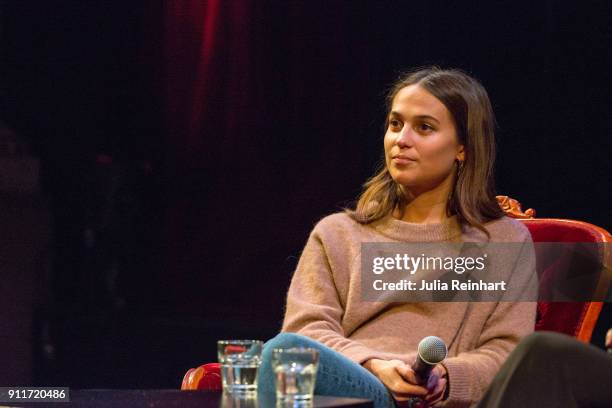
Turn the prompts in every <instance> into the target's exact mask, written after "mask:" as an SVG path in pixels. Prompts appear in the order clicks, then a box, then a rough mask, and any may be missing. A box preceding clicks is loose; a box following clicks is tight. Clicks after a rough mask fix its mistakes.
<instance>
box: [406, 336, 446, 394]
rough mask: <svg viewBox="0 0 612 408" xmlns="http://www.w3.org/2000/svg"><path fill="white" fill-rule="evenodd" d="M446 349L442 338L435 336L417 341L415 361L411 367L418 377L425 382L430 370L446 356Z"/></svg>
mask: <svg viewBox="0 0 612 408" xmlns="http://www.w3.org/2000/svg"><path fill="white" fill-rule="evenodd" d="M447 354H448V350H447V348H446V344H444V340H442V339H441V338H439V337H436V336H428V337H425V338H424V339H423V340H421V342H420V343H419V347H418V350H417V358H416V362H415V363H414V366H413V367H412V369H413V370H414V373H415V374H416V375H417V377H418V379H419V380H420V381H421V382H422V383H424V384H427V379H428V378H429V374H430V373H431V370H432V369H433V368H434V367H435V366H436V364H438V363H440V362H441V361H443V360H444V359H445V358H446V355H447Z"/></svg>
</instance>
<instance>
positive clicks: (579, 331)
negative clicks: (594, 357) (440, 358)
mask: <svg viewBox="0 0 612 408" xmlns="http://www.w3.org/2000/svg"><path fill="white" fill-rule="evenodd" d="M497 199H498V201H499V204H500V206H501V207H502V209H503V210H504V211H505V212H506V215H508V216H509V217H513V218H517V219H519V220H520V221H521V222H522V223H524V224H525V226H527V228H528V229H529V232H530V233H531V236H532V238H533V241H534V242H580V243H582V242H586V243H602V244H604V245H602V246H601V250H600V251H598V252H596V253H595V254H593V256H597V257H598V258H599V259H597V260H596V261H597V263H600V264H601V265H608V266H609V265H610V259H612V254H611V253H610V248H611V247H612V245H610V243H611V242H612V236H611V235H610V233H609V232H608V231H606V230H604V229H603V228H601V227H598V226H596V225H593V224H589V223H587V222H582V221H575V220H564V219H552V218H534V217H535V211H534V210H533V209H528V210H526V211H522V210H521V204H520V203H519V202H518V201H516V200H513V199H511V198H509V197H507V196H498V197H497ZM609 278H610V277H609V276H608V274H607V271H606V273H602V274H601V276H599V283H598V288H599V289H600V290H605V291H607V290H608V288H609V285H610V281H609ZM604 293H605V292H604ZM602 307H603V303H602V302H593V301H591V302H544V301H540V302H538V314H537V320H536V325H535V329H536V330H551V331H556V332H560V333H565V334H568V335H570V336H574V337H576V338H577V339H578V340H581V341H584V342H589V341H590V340H591V336H592V334H593V329H594V328H595V324H596V323H597V319H598V318H599V314H600V312H601V309H602Z"/></svg>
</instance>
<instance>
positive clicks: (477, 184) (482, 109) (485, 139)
mask: <svg viewBox="0 0 612 408" xmlns="http://www.w3.org/2000/svg"><path fill="white" fill-rule="evenodd" d="M414 84H418V85H419V86H420V87H422V88H423V89H425V90H426V91H428V92H429V93H431V94H432V95H433V96H435V97H436V98H437V99H438V100H440V102H442V103H443V104H444V106H446V108H447V109H448V111H449V112H450V114H451V116H452V118H453V120H454V124H455V127H456V132H457V138H458V140H459V143H460V144H462V145H463V146H464V151H465V160H464V161H463V163H462V164H459V163H458V165H457V167H456V169H457V170H456V174H455V177H454V187H453V189H452V191H451V194H450V196H449V200H448V204H447V206H446V212H447V215H448V216H451V215H455V214H456V215H457V217H458V219H459V222H461V223H463V224H469V225H471V226H474V227H476V228H478V229H480V230H482V231H483V232H485V233H486V234H487V235H489V234H488V232H487V230H486V229H485V227H484V225H483V224H484V223H486V222H487V221H491V220H494V219H498V218H501V217H502V216H503V215H504V213H503V211H502V210H501V209H500V207H499V205H498V204H497V200H496V198H495V188H494V178H493V166H494V162H495V116H494V114H493V109H492V107H491V102H490V101H489V96H488V95H487V91H486V90H485V89H484V87H483V86H482V85H481V84H480V83H479V82H478V81H477V80H475V79H474V78H472V77H470V76H469V75H467V74H466V73H464V72H462V71H460V70H457V69H441V68H438V67H428V68H424V69H419V70H416V71H412V72H408V73H406V74H404V75H402V76H401V77H400V78H399V79H398V80H397V81H396V82H395V83H394V84H393V85H392V86H391V89H390V90H389V92H388V94H387V98H386V103H387V112H390V111H391V107H392V104H393V99H394V98H395V95H397V93H398V92H399V91H400V90H401V89H403V88H405V87H407V86H409V85H414ZM386 122H388V115H387V119H386ZM385 125H386V126H385V127H388V123H385ZM406 204H407V200H406V196H405V194H404V191H403V187H402V186H401V185H399V184H398V183H396V182H395V181H394V180H393V178H391V174H390V173H389V169H388V168H387V165H386V162H385V161H384V160H383V162H382V165H381V167H380V169H379V170H378V171H377V174H376V175H374V176H373V177H372V178H370V179H369V180H368V181H367V182H366V183H365V184H364V190H363V192H362V193H361V195H360V197H359V199H358V201H357V207H356V209H355V210H347V212H348V213H349V215H350V216H351V217H352V218H353V219H354V220H356V221H358V222H360V223H362V224H368V223H371V222H374V221H376V220H378V219H381V218H383V217H385V216H387V215H388V214H390V213H391V212H392V211H393V210H394V209H396V208H397V209H398V210H399V211H400V214H401V215H403V211H404V207H405V205H406Z"/></svg>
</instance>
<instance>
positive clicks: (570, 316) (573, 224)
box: [181, 196, 612, 391]
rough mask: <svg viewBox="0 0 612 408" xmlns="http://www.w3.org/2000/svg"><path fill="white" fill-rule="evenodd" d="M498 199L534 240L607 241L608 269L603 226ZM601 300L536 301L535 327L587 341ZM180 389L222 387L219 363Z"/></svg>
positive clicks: (611, 254)
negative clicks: (542, 215) (540, 213)
mask: <svg viewBox="0 0 612 408" xmlns="http://www.w3.org/2000/svg"><path fill="white" fill-rule="evenodd" d="M497 199H498V202H499V204H500V206H501V208H502V209H503V210H504V211H505V212H506V215H508V216H509V217H512V218H517V219H519V220H520V221H521V222H523V223H524V224H525V225H526V226H527V228H529V232H530V233H531V236H532V238H533V241H534V242H589V243H604V244H605V243H607V244H606V245H603V246H602V251H601V252H600V253H599V254H598V255H597V256H598V257H600V259H599V261H602V263H603V264H604V265H606V266H608V269H607V270H610V269H609V267H610V265H612V262H611V260H612V251H611V250H610V249H611V248H612V245H610V244H609V243H611V242H612V236H611V235H610V233H609V232H608V231H606V230H604V229H603V228H600V227H598V226H596V225H593V224H589V223H586V222H582V221H574V220H564V219H552V218H542V219H538V218H534V217H535V211H534V210H533V209H528V210H526V211H524V212H523V211H522V210H521V205H520V203H519V202H518V201H516V200H513V199H511V198H509V197H508V196H498V197H497ZM609 285H610V277H609V276H608V275H607V274H605V273H604V274H601V276H600V282H599V287H600V288H603V289H605V290H607V289H608V287H609ZM602 307H603V302H538V310H537V318H536V319H537V320H536V325H535V329H536V330H550V331H556V332H560V333H565V334H568V335H570V336H573V337H576V338H577V339H578V340H581V341H584V342H587V343H588V342H590V341H591V336H592V334H593V329H594V328H595V324H596V323H597V319H598V318H599V314H600V312H601V309H602ZM181 389H182V390H209V391H218V390H221V375H220V367H219V364H218V363H209V364H204V365H201V366H199V367H197V368H191V369H190V370H189V371H187V373H186V374H185V376H184V378H183V383H182V385H181Z"/></svg>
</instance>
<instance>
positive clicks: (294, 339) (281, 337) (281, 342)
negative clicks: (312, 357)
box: [265, 333, 316, 349]
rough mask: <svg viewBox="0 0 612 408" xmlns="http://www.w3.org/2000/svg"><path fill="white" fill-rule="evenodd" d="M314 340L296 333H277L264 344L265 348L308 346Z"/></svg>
mask: <svg viewBox="0 0 612 408" xmlns="http://www.w3.org/2000/svg"><path fill="white" fill-rule="evenodd" d="M315 343H316V342H315V341H314V340H312V339H311V338H309V337H306V336H303V335H301V334H297V333H279V334H278V335H276V336H275V337H273V338H271V339H270V340H268V341H267V342H266V344H265V348H266V349H273V348H291V347H310V346H312V345H313V344H315Z"/></svg>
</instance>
